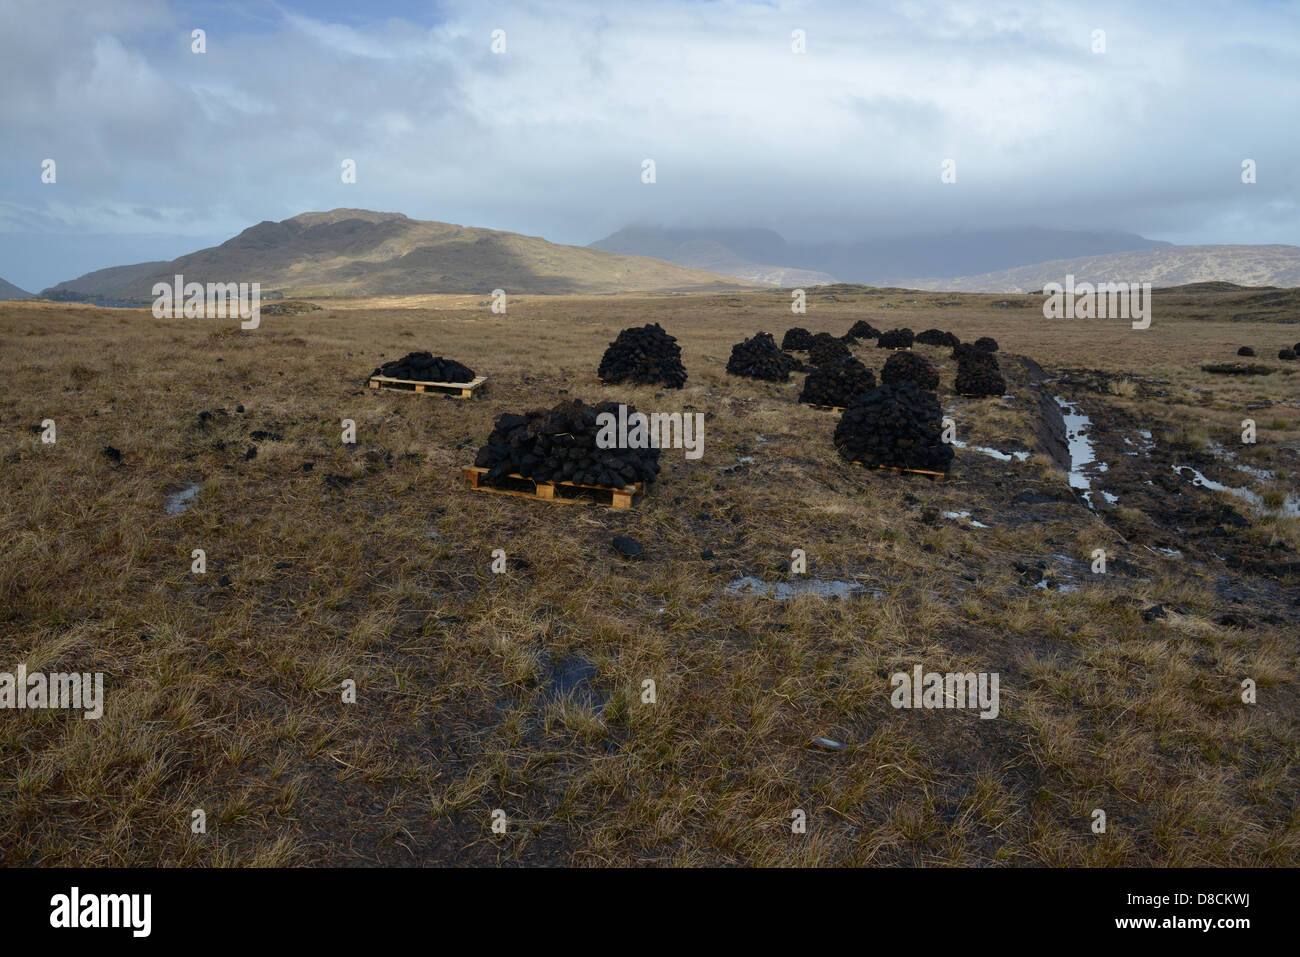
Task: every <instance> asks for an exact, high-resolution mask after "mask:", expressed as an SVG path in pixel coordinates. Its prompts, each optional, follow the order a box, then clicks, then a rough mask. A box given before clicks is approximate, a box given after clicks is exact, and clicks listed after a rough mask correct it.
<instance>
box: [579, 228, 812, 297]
mask: <svg viewBox="0 0 1300 957" xmlns="http://www.w3.org/2000/svg"><path fill="white" fill-rule="evenodd" d="M590 248H592V249H603V250H605V251H606V252H611V253H623V254H625V255H630V256H653V257H654V258H656V259H664V260H667V261H668V262H671V263H677V264H678V265H679V266H690V267H692V268H695V269H707V270H709V271H710V272H717V273H722V274H723V275H726V276H736V277H738V278H741V279H747V280H750V281H751V282H761V283H765V284H767V285H775V286H822V285H828V284H830V283H833V282H835V277H834V276H832V275H830V274H829V273H825V272H821V271H819V270H815V269H800V268H795V267H792V266H790V265H788V263H787V259H786V257H787V256H789V255H790V252H789V248H788V246H787V245H786V241H785V240H784V239H783V238H781V236H780V234H778V233H774V232H772V231H771V230H770V229H723V230H711V231H706V230H692V229H658V228H656V227H649V226H629V227H627V228H626V229H620V230H619V231H618V232H616V233H614V234H613V235H612V236H607V237H605V238H604V239H600V240H597V241H596V242H594V243H591V244H590Z"/></svg>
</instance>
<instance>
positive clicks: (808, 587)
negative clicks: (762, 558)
mask: <svg viewBox="0 0 1300 957" xmlns="http://www.w3.org/2000/svg"><path fill="white" fill-rule="evenodd" d="M865 591H867V587H866V586H865V585H863V584H862V583H861V582H850V581H840V580H834V579H820V578H796V579H793V580H792V581H788V582H765V581H763V580H762V579H759V578H754V577H753V576H752V575H746V576H745V577H744V578H737V579H734V580H733V581H732V582H731V583H730V584H728V585H727V594H729V595H762V596H764V597H767V598H775V599H777V600H778V601H786V600H788V599H791V598H798V597H799V596H800V595H814V596H816V597H817V598H848V597H849V596H850V595H857V594H861V593H863V592H865ZM884 594H885V593H884V592H882V591H877V590H875V589H873V590H872V591H871V597H872V598H881V597H883V596H884Z"/></svg>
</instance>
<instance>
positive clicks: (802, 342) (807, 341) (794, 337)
mask: <svg viewBox="0 0 1300 957" xmlns="http://www.w3.org/2000/svg"><path fill="white" fill-rule="evenodd" d="M812 344H813V336H812V333H811V332H809V331H808V330H807V329H805V328H804V327H803V326H794V327H793V328H791V329H787V330H786V331H785V337H784V338H783V339H782V340H781V348H782V349H787V350H794V351H795V352H807V351H808V350H809V349H811V348H812Z"/></svg>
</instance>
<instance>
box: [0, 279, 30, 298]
mask: <svg viewBox="0 0 1300 957" xmlns="http://www.w3.org/2000/svg"><path fill="white" fill-rule="evenodd" d="M30 295H31V293H30V292H25V291H24V290H22V289H19V288H18V287H17V286H15V285H14V284H13V283H11V282H6V281H5V280H3V279H0V299H26V298H27V297H28V296H30Z"/></svg>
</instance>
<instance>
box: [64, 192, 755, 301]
mask: <svg viewBox="0 0 1300 957" xmlns="http://www.w3.org/2000/svg"><path fill="white" fill-rule="evenodd" d="M177 274H180V275H183V276H184V277H185V280H186V281H187V282H202V283H208V282H260V283H261V284H262V294H263V295H264V296H266V295H269V294H272V293H277V294H281V295H284V296H313V295H314V296H327V295H341V296H365V295H383V294H397V295H402V294H417V293H485V292H489V291H491V290H492V289H495V288H502V289H505V290H506V291H507V292H508V293H511V294H514V293H532V294H537V293H588V294H601V293H614V292H677V291H707V290H725V289H740V288H748V287H750V286H751V285H753V283H751V282H749V281H746V280H743V279H737V278H736V277H731V276H725V275H721V274H717V273H713V272H709V271H706V270H700V269H691V268H688V267H683V266H679V265H676V264H673V263H669V262H665V261H661V260H656V259H652V258H648V257H643V256H628V255H623V254H618V253H611V252H605V251H603V250H595V249H589V248H587V247H582V246H565V245H561V244H557V243H551V242H548V241H547V240H545V239H542V238H541V237H537V236H524V235H522V234H520V233H511V232H504V231H500V230H491V229H482V228H478V227H472V226H461V225H459V224H456V223H442V222H436V221H433V220H418V219H411V218H410V217H408V216H406V215H404V214H402V213H389V212H377V211H374V210H361V209H349V208H339V209H333V210H326V211H308V212H304V213H299V214H298V215H297V216H292V217H290V218H288V219H284V220H280V221H279V222H275V221H272V220H263V221H262V222H260V223H257V224H255V225H253V226H249V227H248V228H247V229H244V230H243V231H241V232H240V233H238V234H237V235H235V236H233V237H231V238H230V239H228V240H226V241H225V242H223V243H220V244H218V245H216V246H210V247H208V248H206V249H200V250H196V251H195V252H192V253H187V254H186V255H183V256H178V257H177V258H176V259H173V260H170V261H166V262H148V263H135V264H131V265H124V266H113V267H109V268H107V269H100V270H95V271H93V272H90V273H86V274H85V275H83V276H79V277H77V278H76V279H71V280H67V281H65V282H61V283H58V284H56V285H54V286H51V287H49V288H48V289H46V290H44V291H43V292H42V294H41V295H42V296H45V297H46V298H51V299H64V300H67V299H101V300H127V301H135V300H139V301H145V300H148V299H151V298H152V296H153V293H152V289H153V285H154V283H156V282H168V283H170V282H172V281H173V278H174V277H175V275H177Z"/></svg>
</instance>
